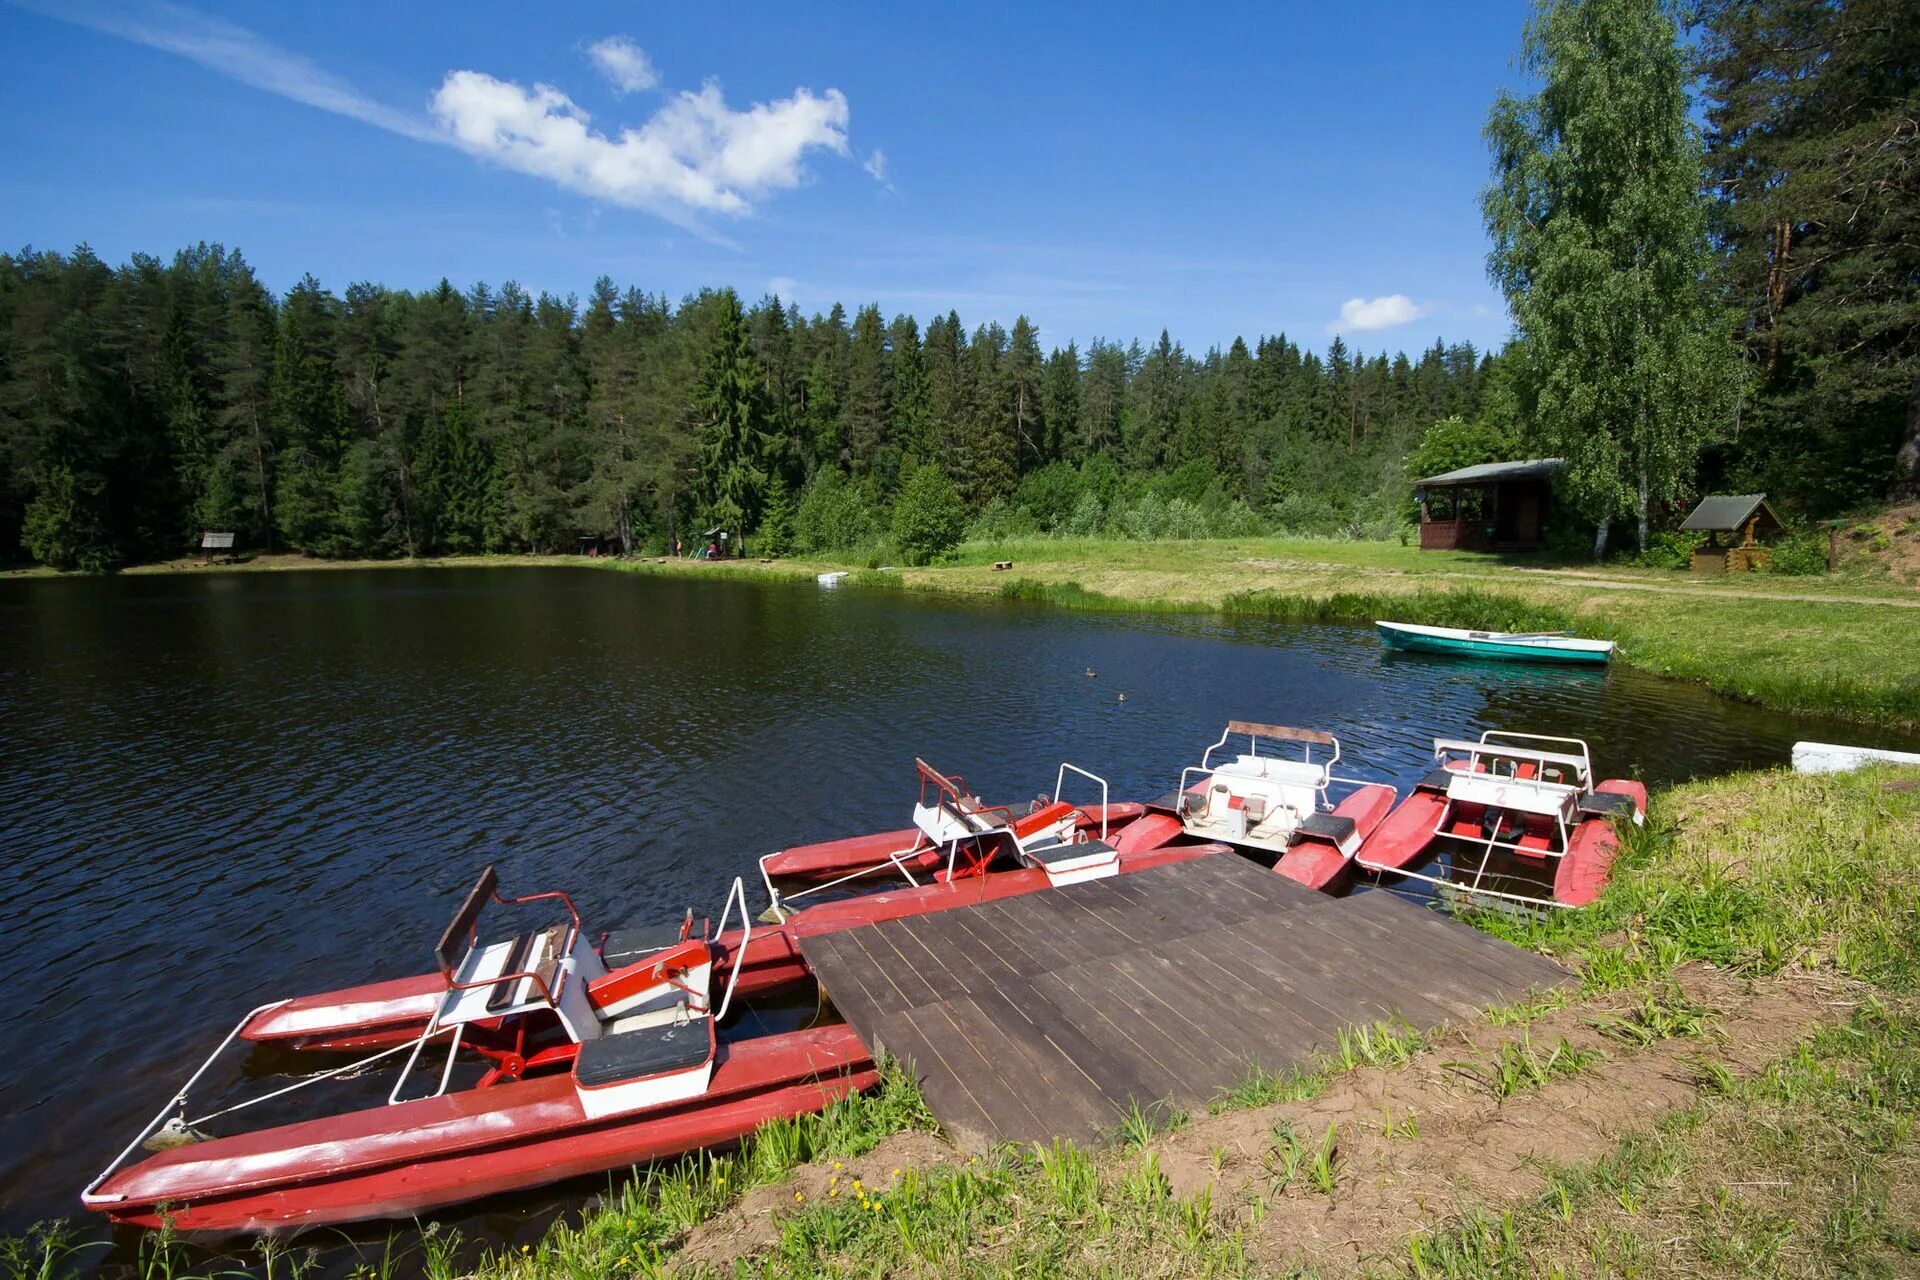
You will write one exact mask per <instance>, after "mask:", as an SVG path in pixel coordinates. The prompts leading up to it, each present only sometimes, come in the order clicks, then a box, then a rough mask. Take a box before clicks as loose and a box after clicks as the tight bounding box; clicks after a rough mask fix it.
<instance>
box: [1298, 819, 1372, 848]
mask: <svg viewBox="0 0 1920 1280" xmlns="http://www.w3.org/2000/svg"><path fill="white" fill-rule="evenodd" d="M1359 829H1360V828H1359V824H1357V823H1356V822H1354V820H1353V819H1352V818H1343V817H1341V816H1339V815H1338V814H1332V813H1312V814H1308V815H1307V816H1306V818H1304V819H1303V820H1302V821H1301V823H1300V825H1299V826H1297V827H1295V828H1294V829H1293V838H1294V839H1295V840H1297V839H1299V838H1301V837H1302V836H1314V837H1317V838H1318V839H1321V840H1331V841H1332V842H1333V843H1335V844H1343V843H1345V842H1346V841H1348V840H1351V839H1352V838H1353V833H1354V832H1356V831H1358V830H1359Z"/></svg>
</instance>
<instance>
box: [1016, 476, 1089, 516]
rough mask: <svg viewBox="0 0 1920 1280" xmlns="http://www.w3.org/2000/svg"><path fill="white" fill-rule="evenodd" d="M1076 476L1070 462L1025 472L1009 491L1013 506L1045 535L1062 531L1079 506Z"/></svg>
mask: <svg viewBox="0 0 1920 1280" xmlns="http://www.w3.org/2000/svg"><path fill="white" fill-rule="evenodd" d="M1081 493H1082V489H1081V486H1080V473H1079V472H1078V471H1076V470H1074V468H1073V464H1072V463H1070V462H1049V463H1048V464H1047V465H1046V466H1044V467H1041V468H1040V469H1039V470H1037V471H1029V472H1028V473H1027V474H1026V475H1025V476H1024V477H1022V478H1021V481H1020V486H1019V488H1017V489H1015V490H1014V491H1013V505H1014V506H1015V507H1018V508H1019V509H1020V510H1022V511H1024V512H1026V513H1027V514H1028V515H1029V516H1030V518H1031V519H1032V520H1033V521H1034V522H1035V523H1036V524H1037V525H1038V526H1039V527H1040V528H1042V529H1044V530H1046V531H1047V532H1048V533H1054V532H1058V531H1064V530H1065V528H1066V526H1067V523H1068V522H1069V520H1071V519H1072V516H1073V511H1074V508H1075V507H1077V506H1079V504H1080V496H1081Z"/></svg>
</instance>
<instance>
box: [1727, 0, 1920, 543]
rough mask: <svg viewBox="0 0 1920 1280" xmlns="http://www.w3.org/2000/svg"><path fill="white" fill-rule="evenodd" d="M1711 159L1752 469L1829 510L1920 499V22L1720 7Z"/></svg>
mask: <svg viewBox="0 0 1920 1280" xmlns="http://www.w3.org/2000/svg"><path fill="white" fill-rule="evenodd" d="M1703 52H1704V54H1705V73H1706V79H1707V89H1708V95H1709V99H1710V106H1709V109H1708V112H1707V119H1708V122H1709V134H1708V149H1707V160H1708V166H1709V172H1710V175H1711V177H1712V180H1713V182H1714V184H1715V185H1716V187H1717V190H1718V192H1719V196H1720V209H1719V212H1720V220H1719V227H1720V234H1721V238H1722V247H1723V254H1724V262H1725V265H1726V277H1727V280H1728V283H1729V285H1730V286H1731V289H1732V293H1733V300H1734V304H1735V306H1736V307H1737V308H1738V309H1739V311H1740V313H1741V315H1742V317H1743V321H1744V322H1743V325H1742V329H1743V332H1744V337H1745V339H1746V343H1747V348H1748V352H1749V355H1750V360H1751V363H1752V365H1753V367H1754V369H1755V371H1756V373H1757V378H1758V387H1757V390H1758V392H1759V398H1758V401H1757V403H1755V404H1754V405H1753V406H1752V409H1751V412H1750V413H1749V414H1748V415H1747V418H1748V423H1747V425H1746V426H1745V427H1744V428H1743V430H1742V433H1741V437H1740V453H1741V455H1742V457H1743V459H1744V467H1743V469H1744V470H1745V471H1746V472H1747V473H1748V474H1749V475H1750V476H1751V477H1752V480H1751V482H1752V483H1754V484H1756V485H1760V486H1762V487H1764V488H1766V489H1768V490H1769V491H1771V492H1773V493H1775V494H1782V493H1784V494H1789V495H1797V496H1800V497H1803V498H1804V499H1806V500H1807V501H1809V502H1810V503H1811V504H1812V505H1813V506H1814V507H1815V508H1816V509H1820V510H1824V511H1832V510H1838V509H1843V508H1845V507H1847V506H1849V505H1851V504H1853V503H1856V502H1859V501H1862V500H1873V499H1877V498H1881V497H1888V496H1890V497H1892V498H1894V499H1896V500H1900V499H1910V498H1915V497H1920V129H1916V126H1915V121H1916V120H1917V119H1920V22H1915V21H1914V15H1913V12H1912V8H1911V6H1910V5H1909V4H1906V3H1903V2H1902V0H1713V2H1712V3H1710V4H1709V5H1708V6H1707V13H1706V31H1705V39H1704V41H1703Z"/></svg>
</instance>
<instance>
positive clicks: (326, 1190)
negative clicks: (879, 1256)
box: [89, 1026, 878, 1233]
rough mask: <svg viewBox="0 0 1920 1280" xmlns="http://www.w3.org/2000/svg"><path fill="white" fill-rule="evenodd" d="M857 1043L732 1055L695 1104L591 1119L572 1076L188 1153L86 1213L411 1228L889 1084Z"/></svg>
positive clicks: (849, 1039) (160, 1162) (844, 1032)
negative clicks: (480, 1202) (440, 1214)
mask: <svg viewBox="0 0 1920 1280" xmlns="http://www.w3.org/2000/svg"><path fill="white" fill-rule="evenodd" d="M877 1081H878V1073H877V1071H876V1069H875V1067H874V1063H873V1060H872V1055H871V1054H869V1053H868V1051H867V1049H866V1047H865V1046H864V1045H862V1044H861V1043H860V1039H859V1037H858V1036H857V1035H855V1034H854V1032H853V1030H852V1028H850V1027H846V1026H832V1027H818V1028H811V1029H808V1030H804V1031H795V1032H787V1033H783V1034H778V1035H771V1036H762V1037H757V1038H755V1039H750V1040H740V1041H735V1042H732V1043H730V1044H726V1045H724V1046H722V1048H721V1050H720V1053H719V1057H718V1060H717V1062H716V1065H715V1066H714V1068H713V1074H712V1078H711V1081H710V1083H709V1084H708V1086H707V1088H706V1090H705V1091H704V1092H703V1093H702V1094H701V1095H700V1096H698V1097H695V1098H690V1099H687V1100H684V1101H680V1102H674V1103H670V1104H667V1105H664V1106H659V1107H654V1108H650V1109H648V1110H645V1111H637V1112H633V1113H630V1114H626V1115H620V1116H612V1117H607V1118H604V1119H597V1120H596V1119H593V1118H591V1117H590V1116H589V1115H588V1114H587V1110H586V1108H585V1107H584V1106H583V1105H582V1103H581V1099H580V1096H579V1092H578V1090H577V1088H576V1085H575V1081H574V1079H573V1077H572V1076H571V1075H570V1074H568V1073H566V1072H559V1073H557V1074H551V1075H544V1076H538V1077H535V1078H532V1079H527V1080H521V1081H516V1082H513V1083H508V1084H499V1085H495V1086H494V1087H492V1088H489V1089H481V1090H470V1091H463V1092H459V1093H453V1094H446V1095H442V1096H440V1097H435V1098H423V1099H419V1100H417V1101H412V1102H402V1103H398V1104H395V1105H392V1106H383V1107H372V1108H368V1109H366V1110H362V1111H355V1112H349V1113H347V1114H345V1115H340V1116H332V1117H328V1118H326V1119H322V1120H310V1121H303V1122H301V1123H298V1124H291V1125H281V1126H278V1127H276V1128H271V1129H263V1130H259V1131H256V1132H253V1133H247V1134H240V1135H236V1136H234V1137H230V1138H215V1139H212V1140H210V1141H205V1142H200V1143H195V1144H193V1145H190V1146H185V1147H177V1148H174V1149H172V1150H169V1151H164V1152H161V1153H160V1154H157V1155H154V1156H150V1157H149V1158H147V1159H146V1160H143V1161H142V1162H141V1163H139V1164H137V1165H134V1166H132V1167H130V1168H127V1169H123V1170H121V1171H119V1172H118V1173H115V1174H114V1175H113V1176H112V1177H110V1178H108V1179H107V1180H106V1181H105V1182H104V1183H102V1184H101V1185H100V1186H99V1187H98V1188H97V1189H96V1190H95V1192H94V1193H93V1195H92V1197H90V1200H89V1204H90V1206H91V1207H93V1208H95V1209H99V1210H101V1211H102V1212H104V1213H105V1214H106V1215H107V1216H108V1217H109V1218H110V1219H112V1220H113V1221H115V1222H124V1223H130V1224H134V1225H138V1226H144V1227H156V1228H157V1227H161V1226H162V1225H165V1224H171V1227H172V1229H174V1230H177V1231H183V1232H206V1233H230V1232H240V1231H261V1230H269V1229H273V1228H286V1227H294V1226H316V1225H322V1224H326V1223H341V1222H355V1221H360V1220H365V1219H372V1218H394V1217H408V1216H411V1215H414V1214H418V1213H422V1212H426V1211H428V1210H431V1209H437V1208H442V1207H444V1206H447V1205H452V1204H458V1203H461V1202H463V1201H468V1200H474V1199H478V1198H480V1197H483V1196H489V1195H495V1194H499V1193H501V1192H508V1191H518V1190H524V1189H526V1188H530V1187H537V1186H542V1185H545V1184H547V1183H551V1182H557V1181H560V1180H562V1179H565V1178H571V1177H577V1176H579V1175H582V1174H591V1173H601V1172H605V1171H608V1170H613V1169H622V1168H626V1167H629V1166H632V1165H635V1164H640V1163H644V1162H646V1161H650V1160H658V1159H665V1158H669V1157H672V1156H677V1155H681V1154H684V1153H686V1152H689V1151H696V1150H700V1149H702V1148H705V1147H711V1146H716V1145H720V1144H723V1143H727V1142H732V1141H737V1140H738V1139H740V1138H742V1137H745V1136H746V1135H747V1134H749V1133H751V1132H752V1131H753V1130H754V1129H755V1128H757V1127H758V1126H759V1125H761V1124H764V1123H765V1122H766V1121H768V1120H771V1119H774V1118H776V1117H781V1116H795V1115H801V1114H805V1113H807V1112H812V1111H818V1110H820V1109H821V1108H822V1107H825V1106H827V1105H829V1104H830V1103H832V1102H835V1101H837V1100H838V1099H840V1098H843V1097H845V1096H847V1095H848V1094H850V1093H854V1092H857V1091H859V1090H862V1089H866V1088H869V1087H871V1086H872V1085H874V1084H875V1083H877Z"/></svg>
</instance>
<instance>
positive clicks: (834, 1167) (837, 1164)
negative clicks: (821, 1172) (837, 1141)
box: [833, 1160, 847, 1173]
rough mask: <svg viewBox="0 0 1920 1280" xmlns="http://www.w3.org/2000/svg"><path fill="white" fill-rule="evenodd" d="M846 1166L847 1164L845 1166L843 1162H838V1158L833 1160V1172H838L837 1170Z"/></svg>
mask: <svg viewBox="0 0 1920 1280" xmlns="http://www.w3.org/2000/svg"><path fill="white" fill-rule="evenodd" d="M846 1167H847V1166H845V1165H843V1164H841V1163H840V1162H839V1161H838V1160H835V1161H834V1162H833V1171H834V1172H835V1173H838V1172H839V1171H840V1170H842V1169H844V1168H846Z"/></svg>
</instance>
